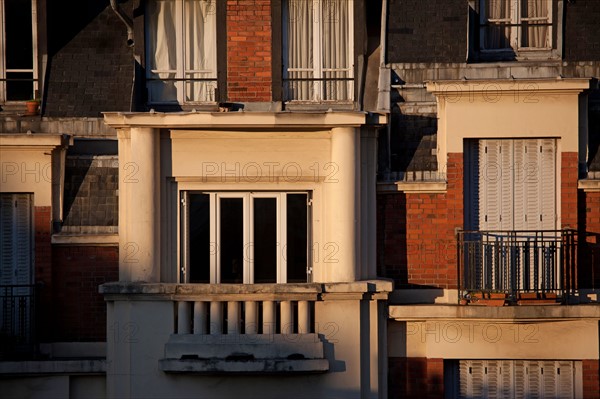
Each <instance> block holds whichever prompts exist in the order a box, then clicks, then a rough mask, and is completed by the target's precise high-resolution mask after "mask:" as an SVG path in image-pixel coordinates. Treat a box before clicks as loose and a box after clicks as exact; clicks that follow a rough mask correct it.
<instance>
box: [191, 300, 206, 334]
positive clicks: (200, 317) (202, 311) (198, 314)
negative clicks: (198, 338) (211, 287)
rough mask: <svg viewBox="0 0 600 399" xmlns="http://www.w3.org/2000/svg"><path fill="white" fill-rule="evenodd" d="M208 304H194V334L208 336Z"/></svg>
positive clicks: (199, 302)
mask: <svg viewBox="0 0 600 399" xmlns="http://www.w3.org/2000/svg"><path fill="white" fill-rule="evenodd" d="M207 317H208V314H207V312H206V302H202V301H196V302H194V334H206V332H207V331H206V330H207V329H206V319H207Z"/></svg>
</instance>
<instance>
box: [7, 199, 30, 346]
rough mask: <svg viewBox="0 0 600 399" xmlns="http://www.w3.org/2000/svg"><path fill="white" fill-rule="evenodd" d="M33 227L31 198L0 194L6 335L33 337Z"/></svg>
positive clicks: (25, 338)
mask: <svg viewBox="0 0 600 399" xmlns="http://www.w3.org/2000/svg"><path fill="white" fill-rule="evenodd" d="M32 226H33V223H32V201H31V195H30V194H0V250H1V254H0V286H2V287H1V288H0V291H1V292H0V295H1V296H0V301H1V302H2V303H1V306H0V323H1V326H0V327H1V328H2V330H3V331H4V333H5V334H9V335H13V336H17V337H19V338H20V339H22V340H24V341H22V342H28V340H29V338H30V334H31V317H32V313H31V307H32V305H33V303H32V296H31V294H32V291H31V287H11V286H14V285H31V284H32V283H33V255H32V252H33V228H32Z"/></svg>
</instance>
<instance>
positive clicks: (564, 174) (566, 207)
mask: <svg viewBox="0 0 600 399" xmlns="http://www.w3.org/2000/svg"><path fill="white" fill-rule="evenodd" d="M561 162H562V165H561V171H560V179H561V181H560V186H561V191H560V197H561V218H562V226H561V227H563V228H564V227H570V228H572V229H576V228H577V180H578V173H579V168H578V163H577V162H578V155H577V153H576V152H563V153H562V156H561Z"/></svg>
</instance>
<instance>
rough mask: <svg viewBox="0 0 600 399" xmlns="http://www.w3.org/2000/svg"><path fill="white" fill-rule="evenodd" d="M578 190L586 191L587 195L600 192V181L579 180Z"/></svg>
mask: <svg viewBox="0 0 600 399" xmlns="http://www.w3.org/2000/svg"><path fill="white" fill-rule="evenodd" d="M577 188H578V189H580V190H583V191H585V192H586V193H596V192H600V179H599V180H596V179H594V180H591V179H584V180H579V181H578V182H577Z"/></svg>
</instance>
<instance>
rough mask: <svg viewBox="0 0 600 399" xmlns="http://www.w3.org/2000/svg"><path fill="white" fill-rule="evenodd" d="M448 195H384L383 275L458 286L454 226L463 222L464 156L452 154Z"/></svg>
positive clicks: (406, 283)
mask: <svg viewBox="0 0 600 399" xmlns="http://www.w3.org/2000/svg"><path fill="white" fill-rule="evenodd" d="M447 176H448V188H447V192H446V193H445V194H401V193H398V194H380V195H379V197H378V200H377V201H378V205H377V207H378V208H377V211H378V235H379V237H378V240H377V241H378V246H379V248H378V254H379V262H378V264H379V265H380V270H379V271H378V273H379V275H380V276H384V277H388V278H392V279H394V282H395V287H396V288H408V287H413V288H415V287H416V286H420V287H422V288H426V287H437V288H457V286H458V282H457V273H458V271H457V264H456V238H455V229H456V228H462V227H463V182H462V179H463V155H462V154H449V156H448V173H447Z"/></svg>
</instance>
